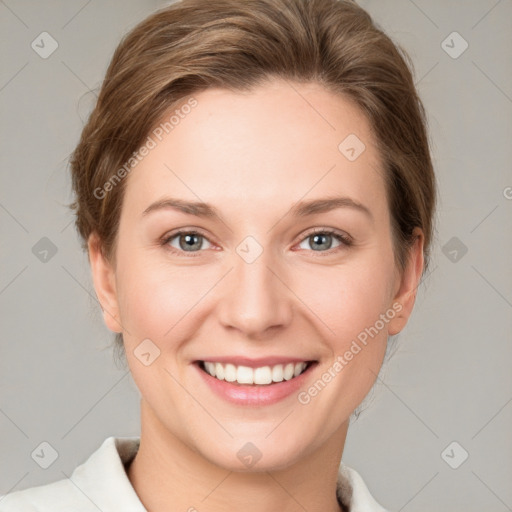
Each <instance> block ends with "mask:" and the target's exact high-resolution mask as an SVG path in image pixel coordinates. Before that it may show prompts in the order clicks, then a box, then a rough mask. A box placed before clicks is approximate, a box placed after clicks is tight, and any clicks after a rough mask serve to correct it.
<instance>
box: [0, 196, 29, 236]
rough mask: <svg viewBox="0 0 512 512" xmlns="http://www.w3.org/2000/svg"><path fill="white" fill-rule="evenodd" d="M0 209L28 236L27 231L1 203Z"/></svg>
mask: <svg viewBox="0 0 512 512" xmlns="http://www.w3.org/2000/svg"><path fill="white" fill-rule="evenodd" d="M0 208H2V209H3V210H4V211H5V212H6V213H7V215H9V216H10V217H11V218H12V220H14V222H16V224H18V226H20V227H21V229H23V231H25V233H27V234H28V229H27V228H26V227H25V226H24V225H23V224H22V223H21V222H20V221H19V220H18V219H17V218H16V217H15V216H14V215H13V214H12V213H11V212H10V211H9V210H8V209H7V208H6V207H5V206H4V205H3V204H2V203H0Z"/></svg>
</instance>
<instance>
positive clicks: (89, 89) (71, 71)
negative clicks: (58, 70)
mask: <svg viewBox="0 0 512 512" xmlns="http://www.w3.org/2000/svg"><path fill="white" fill-rule="evenodd" d="M61 62H62V64H64V66H65V67H66V68H67V69H68V70H69V72H70V73H72V74H73V75H74V76H75V77H76V79H77V80H78V81H79V82H80V83H81V84H82V85H83V86H84V87H85V88H86V89H87V90H88V91H89V92H92V93H93V94H94V96H96V98H97V97H98V95H97V94H96V93H95V92H94V91H93V90H92V89H91V88H90V87H89V86H88V85H87V84H86V83H85V82H84V81H83V80H82V79H81V78H80V77H79V76H78V75H77V74H76V73H75V72H74V71H73V70H72V69H71V68H70V67H69V66H68V65H67V64H66V63H65V62H64V61H63V60H61Z"/></svg>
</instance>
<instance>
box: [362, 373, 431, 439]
mask: <svg viewBox="0 0 512 512" xmlns="http://www.w3.org/2000/svg"><path fill="white" fill-rule="evenodd" d="M368 370H370V372H372V373H373V375H375V377H376V378H377V379H378V380H379V381H380V383H381V384H382V385H383V386H385V387H386V388H387V389H388V390H389V391H390V392H391V393H393V395H395V397H396V398H397V399H398V400H400V402H402V404H404V405H405V407H407V409H409V411H410V412H412V414H414V416H416V418H418V420H420V421H421V423H423V425H424V426H425V427H427V428H428V429H429V430H430V432H432V434H434V435H435V436H436V437H437V439H439V436H438V435H437V434H436V433H435V432H434V431H433V430H432V429H431V428H430V427H429V426H428V425H427V424H426V423H425V422H424V421H423V420H422V419H421V418H420V417H419V416H418V415H417V414H416V413H415V412H414V411H413V410H412V409H411V407H409V406H408V405H407V404H406V403H405V402H404V401H403V400H402V399H401V398H400V397H399V396H398V395H397V394H396V393H395V392H394V391H393V390H392V389H391V388H390V387H389V386H388V385H387V384H386V383H385V382H384V381H383V380H382V379H381V378H380V377H379V376H378V375H377V374H376V373H375V372H374V371H373V370H372V369H370V368H368Z"/></svg>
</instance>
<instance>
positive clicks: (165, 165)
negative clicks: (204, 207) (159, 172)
mask: <svg viewBox="0 0 512 512" xmlns="http://www.w3.org/2000/svg"><path fill="white" fill-rule="evenodd" d="M164 167H166V168H167V170H169V171H170V172H172V173H173V174H174V176H176V178H178V179H179V180H180V181H181V183H183V185H185V187H187V188H188V189H189V190H190V192H192V194H194V195H195V196H196V197H197V199H199V201H202V202H203V203H204V201H203V200H202V199H201V198H200V197H199V196H198V195H197V194H196V193H195V192H194V191H193V190H192V189H191V188H190V187H189V186H188V185H187V184H186V183H185V182H184V181H183V180H182V179H181V178H180V177H179V176H178V175H177V174H176V173H175V172H174V171H173V170H172V169H171V168H170V167H169V166H168V165H167V164H164ZM219 218H220V217H219ZM220 221H221V222H222V224H224V226H226V228H227V229H228V230H229V231H231V232H233V230H232V229H231V228H230V227H229V226H228V225H227V224H226V223H225V222H224V220H223V219H222V218H220Z"/></svg>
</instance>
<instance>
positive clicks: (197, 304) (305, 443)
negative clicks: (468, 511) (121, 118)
mask: <svg viewBox="0 0 512 512" xmlns="http://www.w3.org/2000/svg"><path fill="white" fill-rule="evenodd" d="M194 97H195V98H196V99H197V101H198V105H197V106H196V107H195V108H194V109H193V110H192V111H191V112H190V114H188V115H187V116H186V117H185V118H184V119H182V120H180V123H179V125H177V126H176V127H175V128H174V129H173V130H172V131H171V132H169V134H168V135H167V136H166V137H165V138H164V139H163V140H162V141H161V142H159V143H158V145H157V146H156V147H155V148H154V149H152V150H151V151H150V152H149V154H148V155H147V156H146V157H145V158H144V159H143V160H142V162H141V163H139V164H138V165H137V166H136V167H135V168H134V169H133V170H132V171H131V173H130V174H129V176H128V177H127V178H125V179H127V180H128V182H127V183H126V185H127V188H126V191H125V198H124V203H123V208H122V212H121V221H120V228H119V234H118V245H117V253H116V260H115V266H114V265H110V264H109V263H108V262H107V261H105V259H104V258H103V257H102V256H101V252H100V251H99V250H98V243H97V238H96V237H95V235H92V236H91V238H90V240H89V251H90V261H91V268H92V273H93V279H94V286H95V289H96V293H97V296H98V299H99V301H100V303H101V305H102V308H103V312H104V319H105V323H106V324H107V326H108V328H109V329H110V330H112V331H115V332H121V331H122V332H123V336H124V342H125V348H126V352H127V359H128V363H129V366H130V370H131V373H132V376H133V378H134V381H135V383H136V385H137V386H138V388H139V390H140V393H141V444H140V449H139V452H138V454H137V456H136V457H135V459H134V461H133V463H132V464H131V466H130V467H129V470H128V476H129V478H130V481H131V482H132V484H133V486H134V488H135V490H136V492H137V493H138V495H139V497H140V498H141V501H142V502H143V504H144V505H145V506H146V508H147V509H148V510H149V511H151V512H155V511H156V512H159V511H164V510H166V511H168V510H171V508H169V507H170V506H171V505H172V510H188V509H189V508H190V507H195V508H196V509H197V510H199V511H200V510H202V509H206V508H207V509H208V510H209V511H220V510H228V509H230V510H231V509H233V510H236V509H237V507H240V509H242V508H243V510H244V511H245V512H251V511H269V510H280V511H286V512H288V511H298V510H301V511H302V510H304V508H305V509H307V510H308V511H313V510H322V511H326V510H328V511H335V510H340V507H339V505H338V504H337V502H336V497H335V486H336V480H337V472H338V466H339V462H340V459H341V455H342V452H343V446H344V443H345V438H346V434H347V429H348V424H349V417H350V414H351V413H352V412H353V411H354V409H355V408H356V407H357V406H358V405H359V404H360V403H361V402H362V400H363V398H364V397H365V396H366V394H367V393H368V392H369V390H370V389H371V387H372V385H373V384H374V382H375V380H376V376H377V374H378V372H379V369H380V367H381V365H382V360H383V357H384V354H385V349H386V343H387V338H388V336H389V335H393V334H397V333H398V332H400V331H401V330H402V329H403V327H404V326H405V324H406V322H407V320H408V318H409V315H410V313H411V311H412V308H413V305H414V300H415V294H416V287H417V286H418V284H419V280H420V278H421V272H422V269H423V234H422V232H421V230H419V229H417V231H416V233H417V235H418V237H417V239H416V243H415V245H414V246H413V248H412V250H411V257H410V260H409V264H408V266H407V268H406V270H405V272H404V273H403V274H402V275H400V274H399V273H398V272H397V269H396V268H395V265H394V259H393V246H392V239H391V230H390V213H389V210H388V205H387V200H386V195H385V188H384V181H383V178H382V170H381V169H380V162H379V155H378V154H377V151H376V149H375V141H374V139H373V138H372V133H371V130H370V126H369V124H368V122H367V120H366V118H365V117H364V116H363V114H362V113H361V111H360V110H359V109H358V108H357V107H355V106H354V105H353V104H351V103H350V102H348V101H347V100H346V99H345V98H343V97H341V96H339V95H333V94H332V93H330V92H328V91H326V90H325V89H324V88H323V87H321V86H320V85H318V84H315V83H311V84H298V83H294V84H293V87H291V84H290V83H287V82H285V81H280V80H273V81H270V82H268V83H266V84H265V85H260V86H258V87H257V88H255V89H254V90H253V91H251V92H250V93H233V92H230V91H227V90H222V89H209V90H206V91H203V92H201V93H200V94H197V95H195V96H194ZM349 134H356V135H357V137H358V138H359V139H360V140H361V141H363V142H364V144H365V146H366V149H365V150H364V152H363V153H362V154H361V155H360V156H359V157H358V158H357V159H356V160H355V161H349V160H348V159H347V158H346V157H345V156H344V155H343V154H342V153H341V152H340V150H339V149H338V145H339V144H340V142H341V141H343V140H344V139H345V138H346V137H347V136H348V135H349ZM333 195H343V196H348V197H351V198H352V199H354V200H355V201H358V202H360V203H363V204H364V205H366V206H367V207H368V208H369V210H370V212H371V214H372V217H371V218H370V217H369V216H367V215H365V214H364V213H362V212H360V211H358V210H356V209H354V208H338V209H336V210H332V211H329V212H323V213H317V214H315V215H312V216H308V217H303V218H297V217H293V216H292V215H291V214H290V213H289V212H290V209H291V208H292V207H293V206H294V205H295V204H296V202H298V201H301V200H312V199H318V198H324V197H332V196H333ZM165 197H173V198H180V199H183V200H190V201H204V202H206V203H210V204H212V205H213V206H215V207H216V208H217V209H218V210H219V212H220V215H221V219H222V220H215V219H210V218H200V217H196V216H193V215H190V214H185V213H182V212H178V211H176V210H172V209H166V210H159V211H154V212H152V213H150V214H148V215H145V216H143V215H142V212H144V210H145V209H146V208H147V207H148V206H149V205H151V204H152V203H153V202H155V201H158V200H160V199H163V198H165ZM178 228H183V229H192V228H194V229H196V230H198V231H200V233H201V235H204V238H201V237H200V238H199V240H198V245H199V248H198V249H195V250H194V251H193V252H186V251H185V250H183V249H180V243H179V242H180V237H179V236H177V237H175V238H174V239H172V241H169V242H168V243H167V246H166V245H161V243H160V240H161V239H163V238H164V236H165V235H170V234H172V233H171V232H172V231H173V230H176V229H178ZM313 228H332V229H335V230H338V231H339V232H340V233H342V234H347V235H349V236H350V237H351V238H352V240H353V244H352V245H351V246H345V245H343V243H342V242H340V241H338V240H337V239H336V238H335V237H332V238H331V239H329V237H328V239H327V241H326V242H323V244H324V245H322V241H320V242H316V243H315V241H314V240H312V239H311V238H310V236H311V230H312V229H313ZM247 236H252V237H254V239H255V240H257V242H258V243H259V244H260V246H261V248H262V250H263V252H262V253H261V255H260V256H259V257H258V258H257V259H256V260H255V261H254V262H252V263H250V264H249V263H247V262H246V261H245V260H244V259H243V258H242V257H240V255H239V254H238V253H237V251H236V249H237V247H238V246H239V244H240V243H241V242H242V241H243V240H244V239H245V238H246V237H247ZM182 240H183V239H182ZM329 240H331V243H332V246H331V248H328V243H329ZM201 241H202V245H201ZM318 243H320V248H317V247H318V245H316V244H318ZM183 245H185V244H184V243H182V246H181V247H183ZM169 247H172V248H174V249H175V250H176V251H181V252H180V253H179V254H174V253H172V252H171V250H170V249H169ZM393 304H395V306H396V305H399V306H400V308H401V310H400V312H399V313H397V314H395V315H394V317H393V318H392V319H389V321H388V322H385V325H384V328H382V329H381V330H380V331H379V332H378V335H375V336H374V337H373V338H369V342H368V344H367V345H366V346H364V348H363V349H362V350H361V351H360V352H359V353H357V355H355V356H354V357H353V359H352V360H351V361H350V362H348V364H346V366H344V367H343V370H342V371H340V372H339V373H337V374H336V377H335V378H333V379H332V380H331V381H330V382H329V383H328V385H326V386H325V388H324V389H322V390H321V392H319V393H318V394H317V395H316V396H315V397H314V398H312V399H311V401H310V402H309V403H308V404H306V405H303V404H301V403H299V401H298V400H297V394H293V395H292V396H290V397H287V398H286V399H284V400H282V401H280V402H278V403H276V404H273V405H269V406H265V407H245V406H236V405H233V404H230V403H228V402H226V401H224V400H223V399H222V398H220V397H218V396H217V395H215V394H213V393H212V391H211V390H210V388H209V387H208V386H206V384H205V383H204V382H203V380H202V378H201V375H200V374H199V373H198V369H197V368H196V367H195V366H194V365H193V364H192V363H193V362H194V361H196V360H202V359H206V358H207V357H210V358H212V359H214V358H215V357H214V356H232V355H243V356H247V357H251V358H257V357H264V356H276V355H279V356H290V357H301V358H304V359H305V360H312V359H314V360H317V361H318V365H317V366H316V368H314V369H313V372H311V373H310V375H309V377H308V380H307V383H306V384H305V385H304V386H303V388H302V389H307V388H308V387H309V386H311V385H312V384H313V383H314V382H315V381H317V380H318V379H319V378H320V377H321V375H322V374H323V373H324V372H325V371H327V370H328V369H329V368H331V367H332V366H333V363H334V361H335V360H336V356H338V355H343V354H344V353H345V352H346V351H347V350H348V349H349V347H350V345H351V343H352V341H353V340H354V339H356V337H357V335H358V334H359V333H361V332H362V331H364V329H365V328H368V327H370V326H373V325H375V323H376V321H377V320H378V319H379V315H381V314H383V313H386V311H388V310H389V309H390V308H392V306H393ZM148 338H149V339H150V340H151V341H152V343H154V344H155V345H156V346H157V347H158V348H159V350H160V356H159V357H158V358H157V359H156V360H155V361H154V362H153V363H152V364H150V365H149V366H145V365H144V364H142V363H141V362H140V360H139V359H138V358H137V357H136V356H135V355H134V350H135V349H136V348H137V346H138V345H139V344H140V343H141V341H142V340H145V339H148ZM247 442H251V443H253V444H254V445H255V446H256V447H257V448H258V450H259V451H260V452H261V454H262V458H261V459H260V460H259V461H258V463H257V464H256V465H255V466H253V467H252V468H250V469H248V468H247V467H245V466H244V465H243V464H242V463H241V461H240V460H239V459H238V457H237V452H238V451H239V450H240V448H241V447H242V446H244V445H245V444H246V443H247ZM205 497H206V500H205V501H202V500H203V499H204V498H205Z"/></svg>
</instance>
